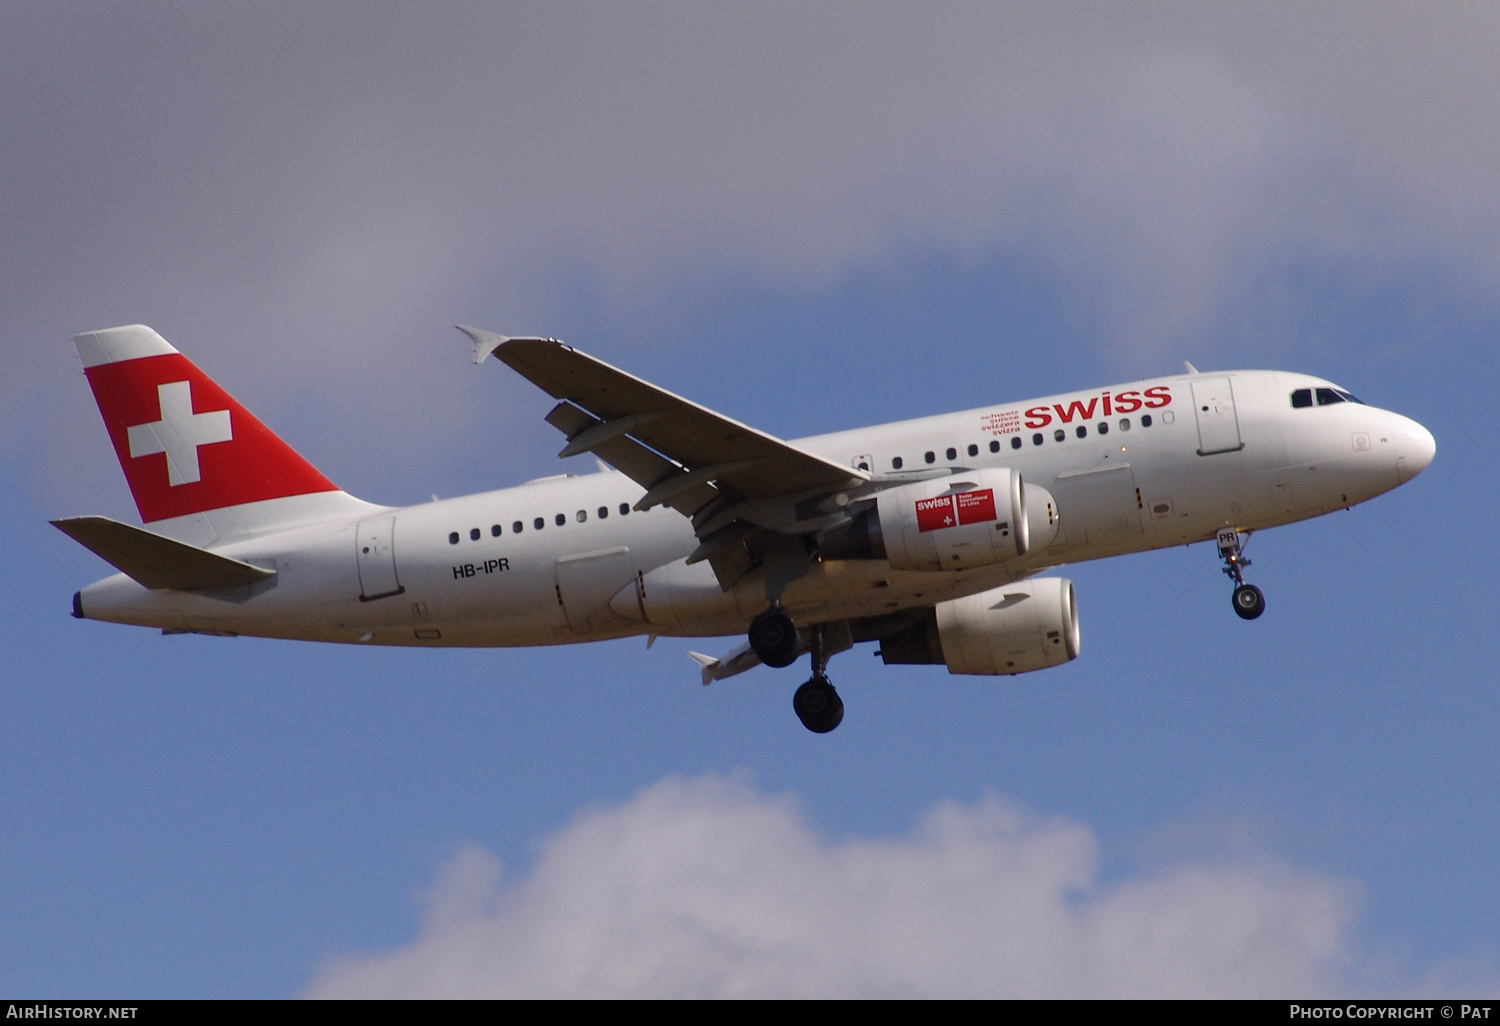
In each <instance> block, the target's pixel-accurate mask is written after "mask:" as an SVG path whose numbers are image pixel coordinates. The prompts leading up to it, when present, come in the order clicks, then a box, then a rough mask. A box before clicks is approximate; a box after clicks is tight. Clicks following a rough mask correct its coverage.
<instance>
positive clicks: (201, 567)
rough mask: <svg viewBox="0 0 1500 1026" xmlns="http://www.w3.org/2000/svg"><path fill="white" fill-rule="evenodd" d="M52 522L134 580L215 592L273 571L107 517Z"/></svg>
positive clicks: (263, 577) (155, 586)
mask: <svg viewBox="0 0 1500 1026" xmlns="http://www.w3.org/2000/svg"><path fill="white" fill-rule="evenodd" d="M52 526H53V527H55V528H57V529H58V530H59V531H61V532H62V533H63V534H65V535H67V536H68V537H69V538H72V539H73V540H74V541H76V542H77V543H78V544H80V545H82V546H83V547H84V548H86V549H88V550H89V551H90V552H92V553H93V554H94V555H96V556H98V557H99V558H100V559H102V560H104V561H105V562H106V563H108V564H110V565H111V566H113V567H114V568H115V569H116V570H118V571H120V572H121V573H123V574H125V575H126V576H127V577H129V578H131V579H132V580H134V581H135V582H137V583H138V584H140V585H142V586H144V587H147V588H151V589H153V590H157V589H162V588H172V589H175V590H177V591H214V590H218V589H221V588H235V587H241V586H243V585H247V584H254V583H255V582H257V581H264V580H266V579H267V578H269V577H275V576H276V571H274V570H267V569H265V568H264V567H259V566H254V565H252V564H250V563H244V562H241V561H240V560H238V559H230V558H229V557H228V556H221V555H219V554H218V553H215V552H209V551H208V550H207V549H200V548H198V547H196V546H194V545H188V544H186V543H184V542H180V541H175V540H173V539H171V538H164V537H162V536H161V535H159V534H153V533H151V532H150V531H145V530H142V529H141V528H139V527H132V526H131V525H129V524H122V523H120V522H119V521H118V520H111V519H109V518H108V517H68V518H67V519H64V520H54V521H52Z"/></svg>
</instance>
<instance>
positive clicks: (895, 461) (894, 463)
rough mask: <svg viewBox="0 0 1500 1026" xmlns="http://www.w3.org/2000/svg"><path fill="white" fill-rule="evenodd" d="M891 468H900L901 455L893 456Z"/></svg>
mask: <svg viewBox="0 0 1500 1026" xmlns="http://www.w3.org/2000/svg"><path fill="white" fill-rule="evenodd" d="M891 469H892V470H900V469H901V457H900V456H897V457H895V458H894V459H892V460H891Z"/></svg>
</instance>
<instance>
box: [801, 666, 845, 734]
mask: <svg viewBox="0 0 1500 1026" xmlns="http://www.w3.org/2000/svg"><path fill="white" fill-rule="evenodd" d="M792 710H793V711H794V712H796V714H797V719H799V720H801V721H802V725H803V726H804V727H806V728H807V729H808V730H810V731H812V732H813V733H814V734H826V733H828V732H829V731H830V730H832V729H833V728H834V727H837V726H838V725H839V724H840V723H842V722H844V700H843V699H842V698H840V697H839V693H838V692H837V691H835V690H833V685H832V684H830V683H829V681H828V678H827V677H822V676H818V677H814V678H813V679H812V680H810V681H808V682H807V683H806V684H804V685H802V686H801V687H800V688H798V689H797V693H796V694H794V695H793V696H792Z"/></svg>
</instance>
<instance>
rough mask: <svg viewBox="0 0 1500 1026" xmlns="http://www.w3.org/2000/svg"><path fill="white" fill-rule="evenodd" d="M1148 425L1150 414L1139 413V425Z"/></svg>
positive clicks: (1149, 423)
mask: <svg viewBox="0 0 1500 1026" xmlns="http://www.w3.org/2000/svg"><path fill="white" fill-rule="evenodd" d="M1150 426H1151V414H1149V413H1143V414H1141V427H1150Z"/></svg>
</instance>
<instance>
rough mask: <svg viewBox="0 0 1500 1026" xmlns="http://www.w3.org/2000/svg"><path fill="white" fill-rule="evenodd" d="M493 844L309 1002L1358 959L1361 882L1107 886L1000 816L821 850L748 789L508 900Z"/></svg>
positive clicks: (660, 813)
mask: <svg viewBox="0 0 1500 1026" xmlns="http://www.w3.org/2000/svg"><path fill="white" fill-rule="evenodd" d="M500 880H501V867H500V864H499V862H498V861H497V860H496V859H495V858H494V856H493V855H491V854H489V853H488V852H486V851H484V850H483V849H481V848H478V847H469V848H466V849H464V850H463V851H461V852H460V853H459V854H458V855H457V856H456V857H455V858H453V859H452V861H450V862H449V863H448V864H447V865H446V866H444V867H443V868H442V870H441V871H440V873H439V875H438V880H437V882H436V884H435V885H434V887H433V888H432V890H431V892H430V894H429V896H428V911H427V915H426V919H425V922H424V924H423V926H422V929H421V932H420V935H419V936H418V937H417V938H416V939H415V940H414V941H413V942H412V943H410V944H408V945H406V946H404V947H401V948H398V949H396V950H393V951H388V952H383V953H377V954H365V955H354V956H347V957H343V958H339V959H337V960H334V961H332V962H331V963H330V964H329V965H327V966H326V967H325V968H323V969H322V971H321V972H320V973H319V974H318V975H317V978H316V980H315V981H314V982H313V984H312V985H311V987H310V988H309V991H308V993H309V994H310V995H311V996H317V997H555V996H591V997H750V996H782V997H795V996H803V997H814V996H828V997H832V996H846V997H853V996H942V997H959V996H994V997H1002V996H1006V997H1009V996H1014V997H1061V996H1069V997H1106V996H1131V997H1169V996H1170V997H1199V996H1205V997H1207V996H1214V997H1220V996H1273V995H1299V996H1310V995H1316V994H1320V993H1330V992H1336V991H1338V990H1340V988H1341V981H1343V980H1345V970H1346V969H1347V967H1348V965H1349V962H1350V955H1349V946H1348V928H1349V926H1350V924H1351V921H1352V918H1353V916H1354V912H1355V905H1356V890H1357V889H1356V888H1355V887H1354V886H1353V885H1352V884H1351V883H1349V882H1347V881H1343V880H1338V879H1333V878H1330V877H1327V876H1323V875H1319V874H1315V873H1309V872H1303V871H1298V870H1295V869H1293V868H1291V867H1289V866H1287V865H1285V864H1284V863H1281V862H1279V861H1277V860H1274V859H1271V858H1268V857H1263V856H1255V857H1237V858H1234V859H1229V860H1225V861H1216V860H1200V861H1193V862H1184V863H1179V864H1176V865H1169V866H1166V867H1165V868H1162V869H1160V870H1157V871H1153V872H1150V873H1145V874H1142V875H1137V876H1134V877H1130V878H1127V879H1123V880H1119V881H1113V882H1107V883H1106V882H1102V881H1101V880H1100V874H1099V866H1098V853H1097V842H1096V840H1095V838H1094V836H1093V834H1092V832H1091V831H1090V830H1089V829H1088V827H1086V826H1085V825H1083V824H1081V823H1078V822H1076V821H1073V820H1069V819H1066V818H1063V817H1050V818H1043V817H1038V816H1034V815H1031V814H1028V813H1025V812H1023V811H1021V810H1019V809H1017V808H1016V807H1015V806H1014V805H1012V804H1011V803H1009V802H1007V801H1005V800H1004V799H1001V798H998V797H988V798H985V799H983V800H981V801H979V802H978V803H976V804H974V805H962V804H959V803H955V802H945V803H942V804H940V805H938V806H937V807H935V808H934V809H932V810H930V811H929V812H928V813H927V814H926V815H925V816H924V817H923V818H922V820H921V822H920V823H919V824H918V825H917V827H916V828H915V829H914V830H913V831H912V832H911V833H910V834H909V835H906V836H901V837H896V838H887V839H879V840H870V839H859V838H853V839H842V840H830V839H828V838H825V837H822V836H820V835H819V834H818V833H817V832H816V831H815V830H814V829H813V828H811V827H810V826H809V825H808V824H807V823H806V821H805V820H804V818H803V817H802V815H801V814H800V812H799V809H798V807H797V805H796V803H795V802H794V801H792V800H790V799H788V798H785V797H767V796H765V795H762V794H759V793H757V792H756V791H755V790H754V789H752V788H751V787H750V786H748V785H747V784H746V783H745V782H743V781H740V780H733V779H731V780H725V779H721V778H716V777H707V778H699V779H691V780H684V779H677V778H669V779H667V780H664V781H662V782H660V783H658V784H656V785H654V786H652V787H650V788H648V789H646V790H644V791H643V792H641V793H640V794H639V795H637V796H636V797H635V798H633V799H631V800H630V801H628V802H626V803H624V804H623V805H621V806H619V807H616V808H605V809H597V810H594V811H591V812H588V813H585V814H583V815H581V816H579V817H578V818H577V819H576V820H575V821H574V822H573V823H572V824H570V825H569V826H567V827H565V828H564V829H562V830H560V831H559V832H558V833H557V834H556V835H555V836H553V837H552V838H551V839H550V840H549V841H548V842H547V844H546V845H545V847H544V848H543V850H542V852H541V855H540V858H539V859H538V861H537V863H536V865H535V866H534V868H533V869H532V870H531V871H530V872H529V873H528V874H527V875H526V876H525V877H524V878H523V879H520V880H517V881H514V882H512V883H511V884H510V885H509V886H501V885H500Z"/></svg>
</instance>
